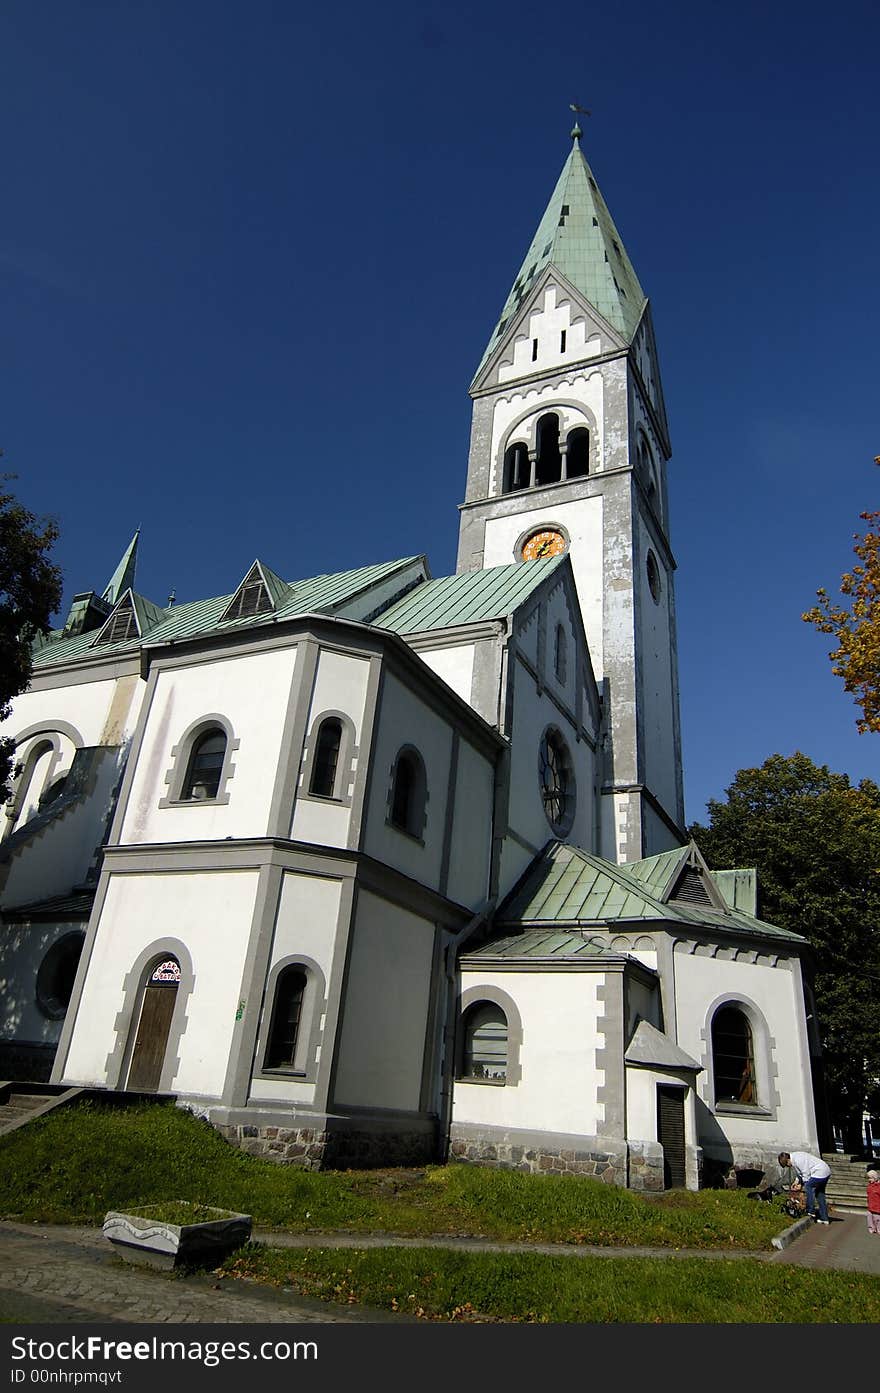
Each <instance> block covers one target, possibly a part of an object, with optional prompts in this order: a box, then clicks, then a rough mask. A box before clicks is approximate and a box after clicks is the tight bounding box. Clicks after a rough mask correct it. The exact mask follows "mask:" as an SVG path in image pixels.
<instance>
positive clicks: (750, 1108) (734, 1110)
mask: <svg viewBox="0 0 880 1393" xmlns="http://www.w3.org/2000/svg"><path fill="white" fill-rule="evenodd" d="M715 1114H716V1116H718V1115H719V1114H720V1115H721V1116H722V1117H773V1116H775V1114H774V1113H773V1112H772V1111H771V1110H770V1108H762V1107H761V1106H760V1104H759V1103H716V1104H715Z"/></svg>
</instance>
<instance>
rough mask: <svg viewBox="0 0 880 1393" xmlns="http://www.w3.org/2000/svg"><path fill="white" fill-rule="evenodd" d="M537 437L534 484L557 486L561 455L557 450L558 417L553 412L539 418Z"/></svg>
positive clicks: (560, 471) (560, 473)
mask: <svg viewBox="0 0 880 1393" xmlns="http://www.w3.org/2000/svg"><path fill="white" fill-rule="evenodd" d="M537 436H538V453H537V464H536V466H535V483H536V484H558V483H559V480H560V479H561V478H562V454H561V451H560V449H559V417H558V416H557V415H556V413H555V412H554V411H550V412H548V413H547V415H546V416H542V417H541V419H540V421H539V422H538V432H537Z"/></svg>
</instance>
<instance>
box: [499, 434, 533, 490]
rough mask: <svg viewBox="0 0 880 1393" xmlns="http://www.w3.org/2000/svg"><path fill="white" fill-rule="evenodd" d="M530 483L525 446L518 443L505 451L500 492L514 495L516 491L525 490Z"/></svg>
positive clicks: (529, 469)
mask: <svg viewBox="0 0 880 1393" xmlns="http://www.w3.org/2000/svg"><path fill="white" fill-rule="evenodd" d="M530 481H531V464H530V462H529V452H528V450H527V448H526V446H525V445H524V444H522V442H521V441H518V442H517V443H516V444H515V445H509V446H508V448H507V450H506V451H505V454H504V478H503V480H502V485H501V491H502V493H516V492H517V490H518V489H527V488H528V486H529V483H530Z"/></svg>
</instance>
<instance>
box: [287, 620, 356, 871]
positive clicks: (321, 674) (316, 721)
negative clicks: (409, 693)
mask: <svg viewBox="0 0 880 1393" xmlns="http://www.w3.org/2000/svg"><path fill="white" fill-rule="evenodd" d="M369 676H370V663H369V660H368V659H366V658H358V657H355V656H354V654H351V653H342V652H339V651H337V650H335V649H332V648H322V649H321V651H320V653H319V655H318V666H317V670H316V672H315V681H314V686H313V689H312V699H311V703H310V705H309V715H308V721H307V726H306V729H307V732H308V734H307V737H306V739H307V743H308V746H309V747H310V748H311V749H312V752H313V753H314V749H313V747H314V743H315V741H316V740H317V735H318V727H319V725H320V723H321V720H322V717H323V716H324V715H325V713H327V712H333V711H341V712H342V713H343V714H344V715H346V716H348V718H349V719H350V721H351V722H352V725H353V726H354V745H355V746H356V747H358V748H359V747H360V746H361V745H362V742H363V731H364V705H365V702H366V696H367V684H368V681H369ZM363 777H364V768H363V763H362V761H360V760H358V761H357V762H356V763H355V764H354V765H353V766H352V769H351V773H350V775H349V777H348V778H347V780H346V786H345V789H344V790H342V793H343V800H344V801H342V802H339V803H335V802H331V801H330V800H327V799H321V800H318V799H316V798H310V797H308V796H305V795H306V794H307V791H308V790H307V775H306V769H305V763H303V765H302V766H301V768H300V778H299V788H298V793H297V799H296V803H295V806H294V812H293V819H292V823H291V832H290V835H291V836H292V837H294V838H295V839H296V840H298V841H304V842H319V843H326V844H328V845H331V846H347V845H348V839H349V831H350V827H351V807H350V803H349V801H348V800H350V798H351V794H352V791H353V788H354V784H355V781H356V779H358V778H363Z"/></svg>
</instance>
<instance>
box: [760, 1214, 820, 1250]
mask: <svg viewBox="0 0 880 1393" xmlns="http://www.w3.org/2000/svg"><path fill="white" fill-rule="evenodd" d="M812 1222H813V1221H812V1219H807V1218H804V1219H795V1221H794V1223H793V1224H789V1226H788V1228H787V1229H783V1230H782V1233H777V1235H776V1237H775V1238H771V1239H770V1242H771V1243H772V1244H773V1247H774V1248H777V1249H778V1250H779V1251H780V1252H782V1250H783V1249H784V1248H787V1247H789V1245H790V1244H792V1243H794V1241H795V1239H796V1238H800V1236H801V1234H802V1233H806V1231H807V1229H808V1228H810V1227H811V1226H812Z"/></svg>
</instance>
